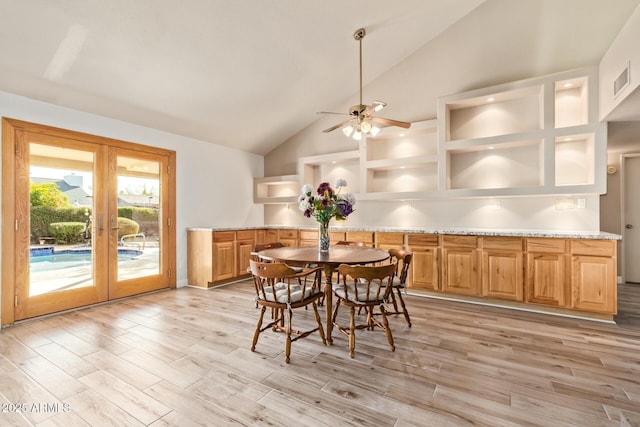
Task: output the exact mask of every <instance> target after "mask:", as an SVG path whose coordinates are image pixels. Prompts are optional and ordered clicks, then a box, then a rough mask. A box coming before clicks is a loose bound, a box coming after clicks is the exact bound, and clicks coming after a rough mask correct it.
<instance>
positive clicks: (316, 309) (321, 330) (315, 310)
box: [311, 302, 327, 345]
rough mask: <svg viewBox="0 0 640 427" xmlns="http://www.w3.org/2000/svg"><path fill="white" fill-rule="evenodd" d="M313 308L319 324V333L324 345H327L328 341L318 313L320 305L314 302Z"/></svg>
mask: <svg viewBox="0 0 640 427" xmlns="http://www.w3.org/2000/svg"><path fill="white" fill-rule="evenodd" d="M311 306H312V307H313V312H314V313H315V315H316V323H317V324H318V333H319V334H320V338H321V339H322V344H324V345H327V340H326V339H325V337H324V328H323V327H322V320H321V319H320V313H318V305H317V304H316V303H315V302H314V303H312V304H311Z"/></svg>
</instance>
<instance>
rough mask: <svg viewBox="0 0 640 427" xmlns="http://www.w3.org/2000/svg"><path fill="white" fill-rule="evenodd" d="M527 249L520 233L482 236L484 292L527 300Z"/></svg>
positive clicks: (510, 298)
mask: <svg viewBox="0 0 640 427" xmlns="http://www.w3.org/2000/svg"><path fill="white" fill-rule="evenodd" d="M523 282H524V253H523V249H522V238H520V237H483V238H482V296H486V297H490V298H500V299H507V300H511V301H518V302H522V301H523V300H524V297H523V295H524V286H523Z"/></svg>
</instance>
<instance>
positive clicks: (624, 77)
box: [613, 64, 629, 98]
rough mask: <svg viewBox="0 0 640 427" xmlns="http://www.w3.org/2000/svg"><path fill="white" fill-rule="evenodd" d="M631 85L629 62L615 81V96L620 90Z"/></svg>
mask: <svg viewBox="0 0 640 427" xmlns="http://www.w3.org/2000/svg"><path fill="white" fill-rule="evenodd" d="M627 86H629V64H627V66H626V67H625V68H624V70H622V72H621V73H620V75H619V76H618V78H616V79H615V80H614V82H613V97H614V98H615V97H616V96H618V94H619V93H620V92H622V91H623V90H624V88H626V87H627Z"/></svg>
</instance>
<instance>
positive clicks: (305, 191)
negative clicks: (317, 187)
mask: <svg viewBox="0 0 640 427" xmlns="http://www.w3.org/2000/svg"><path fill="white" fill-rule="evenodd" d="M312 191H313V187H312V186H311V185H309V184H305V185H303V186H302V194H311V192H312Z"/></svg>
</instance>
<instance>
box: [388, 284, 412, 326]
mask: <svg viewBox="0 0 640 427" xmlns="http://www.w3.org/2000/svg"><path fill="white" fill-rule="evenodd" d="M396 290H397V291H398V299H400V305H401V306H402V314H404V319H405V320H406V321H407V324H408V325H409V327H411V319H410V318H409V312H408V311H407V306H406V305H405V304H404V298H402V291H401V290H400V288H396ZM391 295H393V294H391Z"/></svg>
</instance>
